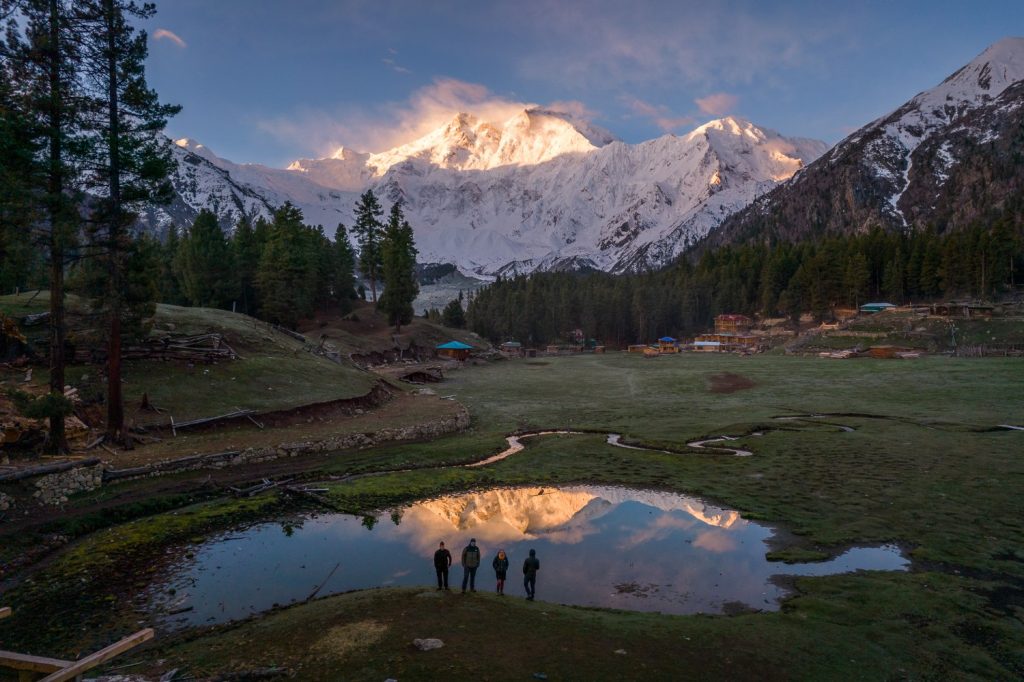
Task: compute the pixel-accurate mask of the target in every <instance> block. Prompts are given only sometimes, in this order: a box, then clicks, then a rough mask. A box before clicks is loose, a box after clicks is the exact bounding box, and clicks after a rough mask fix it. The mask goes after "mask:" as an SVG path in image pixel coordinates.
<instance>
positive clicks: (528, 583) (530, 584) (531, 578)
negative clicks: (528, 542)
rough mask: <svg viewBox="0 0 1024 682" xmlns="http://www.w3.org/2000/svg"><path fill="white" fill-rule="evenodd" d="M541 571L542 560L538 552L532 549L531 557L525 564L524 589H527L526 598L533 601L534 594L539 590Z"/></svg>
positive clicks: (527, 558)
mask: <svg viewBox="0 0 1024 682" xmlns="http://www.w3.org/2000/svg"><path fill="white" fill-rule="evenodd" d="M539 570H540V559H538V558H537V550H535V549H531V550H530V556H528V557H526V561H524V562H523V587H525V588H526V598H527V599H528V600H529V601H533V594H534V592H535V591H536V589H537V571H539Z"/></svg>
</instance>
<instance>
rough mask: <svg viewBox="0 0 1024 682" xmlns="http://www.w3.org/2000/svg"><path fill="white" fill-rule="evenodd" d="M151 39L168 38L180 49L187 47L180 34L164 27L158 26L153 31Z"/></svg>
mask: <svg viewBox="0 0 1024 682" xmlns="http://www.w3.org/2000/svg"><path fill="white" fill-rule="evenodd" d="M153 40H169V41H171V42H172V43H174V44H175V45H177V46H178V47H180V48H182V49H184V48H186V47H188V43H186V42H185V41H184V40H183V39H182V38H181V36H179V35H178V34H176V33H174V32H173V31H169V30H167V29H166V28H158V29H157V30H155V31H153Z"/></svg>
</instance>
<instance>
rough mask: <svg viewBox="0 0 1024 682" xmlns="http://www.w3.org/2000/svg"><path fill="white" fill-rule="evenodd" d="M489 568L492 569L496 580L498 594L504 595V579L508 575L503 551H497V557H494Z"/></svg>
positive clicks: (506, 561)
mask: <svg viewBox="0 0 1024 682" xmlns="http://www.w3.org/2000/svg"><path fill="white" fill-rule="evenodd" d="M491 566H492V567H493V568H494V577H495V578H497V580H498V594H505V578H506V577H507V575H508V556H507V555H506V554H505V550H503V549H499V550H498V556H496V557H494V561H492V562H491Z"/></svg>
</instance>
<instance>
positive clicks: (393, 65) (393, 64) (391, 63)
mask: <svg viewBox="0 0 1024 682" xmlns="http://www.w3.org/2000/svg"><path fill="white" fill-rule="evenodd" d="M397 56H398V50H396V49H395V48H393V47H389V48H388V56H387V57H384V58H383V59H381V62H383V63H384V64H385V65H386V66H387V67H388V68H389V69H391V70H392V71H394V72H395V73H400V74H403V75H408V74H410V73H412V69H409V68H406V67H404V66H402V65H401V64H399V63H398V61H396V59H395V57H397Z"/></svg>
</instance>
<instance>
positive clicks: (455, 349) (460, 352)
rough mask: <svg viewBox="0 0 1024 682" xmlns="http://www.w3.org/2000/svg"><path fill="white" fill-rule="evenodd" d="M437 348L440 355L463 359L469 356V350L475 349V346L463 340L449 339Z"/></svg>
mask: <svg viewBox="0 0 1024 682" xmlns="http://www.w3.org/2000/svg"><path fill="white" fill-rule="evenodd" d="M435 350H436V352H437V354H438V355H443V356H445V357H449V358H452V359H453V360H459V361H462V360H466V359H467V358H469V352H470V351H471V350H473V346H469V345H466V344H465V343H462V342H461V341H449V342H448V343H442V344H440V345H439V346H437V348H435Z"/></svg>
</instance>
